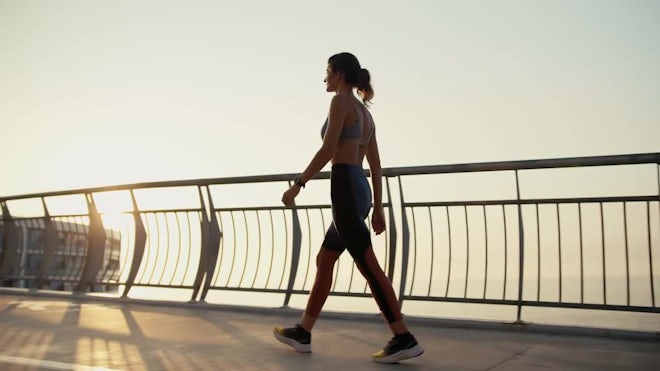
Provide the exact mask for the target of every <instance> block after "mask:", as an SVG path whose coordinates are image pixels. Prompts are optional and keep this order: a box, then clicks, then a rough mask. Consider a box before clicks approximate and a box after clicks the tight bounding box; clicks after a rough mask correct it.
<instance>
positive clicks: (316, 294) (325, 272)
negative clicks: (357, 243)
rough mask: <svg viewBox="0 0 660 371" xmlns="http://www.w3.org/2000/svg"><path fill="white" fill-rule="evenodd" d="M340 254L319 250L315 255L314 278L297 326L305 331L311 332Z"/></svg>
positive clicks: (329, 286)
mask: <svg viewBox="0 0 660 371" xmlns="http://www.w3.org/2000/svg"><path fill="white" fill-rule="evenodd" d="M340 255H341V252H337V251H333V250H329V249H326V248H323V247H322V248H321V250H320V251H319V253H318V254H317V255H316V278H315V279H314V285H313V286H312V291H311V292H310V293H309V298H308V299H307V307H306V308H305V312H304V313H303V315H302V317H301V318H300V323H299V325H300V326H301V327H302V328H303V329H305V330H306V331H310V332H311V331H312V328H313V327H314V323H316V319H317V318H318V317H319V314H320V313H321V309H322V308H323V304H325V300H326V299H327V298H328V294H329V293H330V289H331V288H332V273H333V271H334V268H335V263H336V262H337V259H339V256H340Z"/></svg>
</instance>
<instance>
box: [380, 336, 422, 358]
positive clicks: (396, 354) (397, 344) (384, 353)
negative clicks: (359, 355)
mask: <svg viewBox="0 0 660 371" xmlns="http://www.w3.org/2000/svg"><path fill="white" fill-rule="evenodd" d="M422 353H424V349H422V347H421V346H420V345H419V344H417V340H415V338H414V337H412V335H411V336H410V339H409V340H407V341H400V340H399V339H397V337H396V336H394V337H392V339H390V341H389V342H388V343H387V345H386V346H385V348H384V349H383V350H381V351H380V352H378V353H374V354H372V355H371V359H372V360H373V361H374V362H377V363H397V362H399V361H403V360H404V359H409V358H414V357H417V356H420V355H421V354H422Z"/></svg>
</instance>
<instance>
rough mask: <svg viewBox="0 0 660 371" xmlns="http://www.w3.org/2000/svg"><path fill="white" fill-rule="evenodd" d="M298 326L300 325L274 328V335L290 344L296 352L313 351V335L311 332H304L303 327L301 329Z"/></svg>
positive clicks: (282, 341)
mask: <svg viewBox="0 0 660 371" xmlns="http://www.w3.org/2000/svg"><path fill="white" fill-rule="evenodd" d="M298 327H299V325H296V327H289V328H283V327H279V326H278V327H275V328H274V329H273V335H275V339H277V340H278V341H280V342H281V343H284V344H286V345H288V346H290V347H291V348H293V349H294V350H295V351H296V352H300V353H310V352H311V351H312V335H311V334H309V333H308V335H307V334H303V333H302V331H301V330H302V328H300V329H299V328H298Z"/></svg>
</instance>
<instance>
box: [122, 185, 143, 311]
mask: <svg viewBox="0 0 660 371" xmlns="http://www.w3.org/2000/svg"><path fill="white" fill-rule="evenodd" d="M130 193H131V201H132V202H133V222H134V223H135V245H134V246H133V261H132V262H131V269H130V271H129V272H128V278H126V284H125V286H124V292H123V293H122V295H121V297H122V298H125V297H127V296H128V291H129V290H130V289H131V287H133V284H134V283H135V277H137V273H138V270H140V265H142V257H143V256H144V248H145V246H146V243H147V230H146V228H145V227H144V222H143V221H142V217H141V216H140V209H139V207H138V204H137V200H136V199H135V194H134V192H133V190H132V189H131V190H130Z"/></svg>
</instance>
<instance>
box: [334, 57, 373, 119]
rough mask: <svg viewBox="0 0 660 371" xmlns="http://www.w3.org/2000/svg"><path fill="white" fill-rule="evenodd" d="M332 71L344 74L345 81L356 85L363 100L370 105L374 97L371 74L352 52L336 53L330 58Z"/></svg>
mask: <svg viewBox="0 0 660 371" xmlns="http://www.w3.org/2000/svg"><path fill="white" fill-rule="evenodd" d="M328 64H329V65H330V67H331V68H332V71H334V72H339V73H343V74H344V81H346V83H348V84H351V86H353V87H356V88H357V90H358V94H360V96H361V97H362V102H363V103H364V104H365V105H366V106H368V105H369V104H370V103H371V100H372V99H373V97H374V89H373V88H372V87H371V75H370V74H369V71H367V70H366V69H364V68H362V67H360V62H358V59H357V58H356V57H355V56H354V55H353V54H351V53H346V52H344V53H339V54H335V55H333V56H332V57H330V58H329V59H328Z"/></svg>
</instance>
